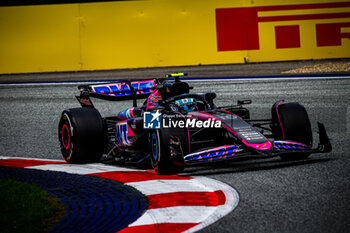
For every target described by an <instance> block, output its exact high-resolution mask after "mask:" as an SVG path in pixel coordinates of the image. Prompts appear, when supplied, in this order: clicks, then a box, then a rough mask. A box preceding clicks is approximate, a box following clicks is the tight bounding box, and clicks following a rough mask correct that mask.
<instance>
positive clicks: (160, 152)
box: [149, 129, 184, 174]
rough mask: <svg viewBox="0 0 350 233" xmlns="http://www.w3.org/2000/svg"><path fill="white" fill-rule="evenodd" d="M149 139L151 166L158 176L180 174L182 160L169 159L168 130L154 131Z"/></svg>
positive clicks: (182, 166)
mask: <svg viewBox="0 0 350 233" xmlns="http://www.w3.org/2000/svg"><path fill="white" fill-rule="evenodd" d="M149 137H150V138H149V141H150V157H151V164H152V167H153V168H154V170H155V171H156V172H157V173H159V174H176V173H179V172H182V171H183V169H184V163H183V158H180V159H178V158H172V157H171V153H170V152H171V151H170V147H169V146H170V134H169V130H163V129H158V130H154V131H152V132H151V133H150V136H149ZM182 139H183V138H182ZM181 141H182V140H181Z"/></svg>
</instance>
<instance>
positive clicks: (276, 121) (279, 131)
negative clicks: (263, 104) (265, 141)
mask: <svg viewBox="0 0 350 233" xmlns="http://www.w3.org/2000/svg"><path fill="white" fill-rule="evenodd" d="M272 122H273V123H272V132H273V134H274V135H275V139H276V140H292V141H295V142H300V143H303V144H306V145H309V146H310V147H311V146H312V130H311V124H310V120H309V116H308V114H307V112H306V109H305V108H304V106H303V105H301V104H299V103H283V102H282V101H279V102H277V103H275V104H274V105H273V107H272ZM309 155H310V153H300V154H296V153H294V154H283V155H281V156H280V157H281V158H282V159H284V160H297V159H306V158H307V157H308V156H309Z"/></svg>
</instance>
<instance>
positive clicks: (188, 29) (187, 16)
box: [0, 0, 350, 73]
mask: <svg viewBox="0 0 350 233" xmlns="http://www.w3.org/2000/svg"><path fill="white" fill-rule="evenodd" d="M345 57H350V2H349V1H339V2H338V1H335V0H333V1H331V0H328V1H325V0H293V1H292V0H286V1H281V0H255V1H248V0H237V1H227V0H217V1H209V0H207V1H196V0H192V1H189V0H148V1H119V2H104V3H86V4H62V5H42V6H18V7H0V73H26V72H52V71H81V70H101V69H121V68H141V67H163V66H183V65H199V64H203V65H204V64H225V63H226V64H227V63H243V62H265V61H284V60H300V59H323V58H345Z"/></svg>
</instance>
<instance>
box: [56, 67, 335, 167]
mask: <svg viewBox="0 0 350 233" xmlns="http://www.w3.org/2000/svg"><path fill="white" fill-rule="evenodd" d="M181 75H184V74H183V73H177V74H171V75H167V78H160V79H158V78H157V79H149V80H121V81H118V82H113V83H104V84H91V85H83V86H79V87H78V88H79V90H80V96H77V99H78V101H79V102H80V104H81V106H82V107H81V108H73V109H67V110H65V111H63V113H62V115H61V118H60V121H59V126H58V132H59V141H60V147H61V151H62V155H63V157H64V159H65V160H66V161H68V162H70V163H89V162H99V161H100V160H101V158H102V156H103V155H104V157H107V158H113V159H115V160H117V161H119V162H123V163H142V162H149V163H150V164H151V165H152V167H153V168H154V169H155V170H156V171H157V172H158V173H160V174H172V173H178V172H181V171H182V170H183V169H184V167H186V166H189V165H192V164H199V163H211V162H216V161H223V160H229V159H232V160H233V159H236V158H247V159H248V158H267V157H272V156H280V157H281V158H282V159H284V160H299V159H306V158H307V157H308V156H309V155H310V154H311V153H324V152H330V151H331V150H332V146H331V143H330V140H329V138H328V136H327V133H326V130H325V127H324V125H323V124H321V123H318V128H319V145H318V146H317V147H315V148H313V147H312V143H313V137H312V130H311V124H310V120H309V117H308V114H307V112H306V110H305V108H304V107H303V106H302V105H301V104H299V103H285V102H283V101H277V102H276V103H275V104H274V105H273V106H272V108H271V119H260V120H259V119H250V114H249V110H248V109H247V108H246V107H244V105H247V104H250V103H251V101H250V100H240V101H238V102H237V104H236V105H232V106H221V107H220V106H216V105H215V103H214V99H215V97H216V94H215V93H190V90H191V89H192V87H190V86H189V84H188V83H187V82H183V81H181V80H180V76H181ZM92 97H94V98H99V99H104V100H109V101H123V100H133V106H132V107H130V108H128V109H123V110H119V111H116V114H115V115H114V116H108V117H101V114H100V113H99V111H98V110H97V109H96V108H95V107H94V105H93V103H92V101H91V98H92ZM140 99H145V101H144V103H143V105H142V106H137V100H140Z"/></svg>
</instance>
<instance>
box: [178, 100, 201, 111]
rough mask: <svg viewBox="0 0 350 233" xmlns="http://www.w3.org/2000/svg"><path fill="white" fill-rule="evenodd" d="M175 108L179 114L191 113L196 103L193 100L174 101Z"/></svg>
mask: <svg viewBox="0 0 350 233" xmlns="http://www.w3.org/2000/svg"><path fill="white" fill-rule="evenodd" d="M175 106H176V107H177V108H178V109H179V110H180V111H181V112H186V113H187V112H192V111H194V110H195V109H196V106H197V101H196V99H194V98H184V99H180V100H176V101H175Z"/></svg>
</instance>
